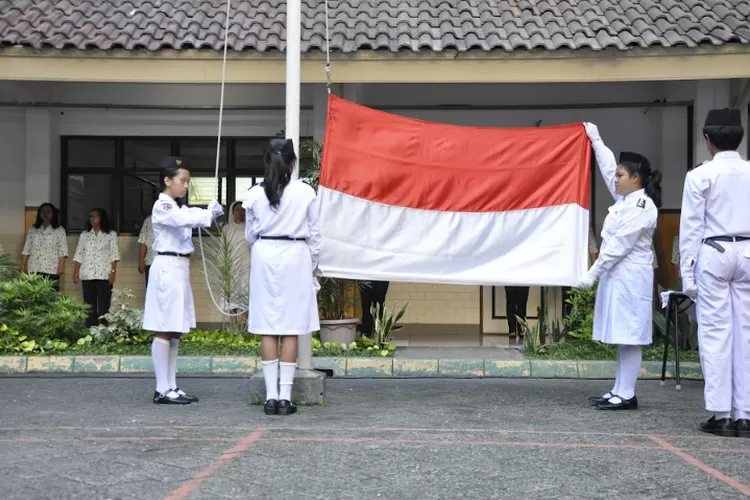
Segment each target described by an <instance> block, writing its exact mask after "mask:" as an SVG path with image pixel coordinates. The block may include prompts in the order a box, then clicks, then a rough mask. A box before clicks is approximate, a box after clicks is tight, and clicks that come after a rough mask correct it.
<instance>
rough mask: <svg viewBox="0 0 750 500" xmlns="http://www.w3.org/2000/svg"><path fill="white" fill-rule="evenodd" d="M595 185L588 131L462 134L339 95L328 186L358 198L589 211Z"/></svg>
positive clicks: (467, 130) (326, 163) (327, 161)
mask: <svg viewBox="0 0 750 500" xmlns="http://www.w3.org/2000/svg"><path fill="white" fill-rule="evenodd" d="M590 177H591V143H590V142H589V140H588V138H587V136H586V131H585V130H584V128H583V125H582V124H580V123H577V124H572V125H563V126H557V127H540V128H478V127H461V126H456V125H445V124H439V123H430V122H425V121H421V120H415V119H412V118H404V117H401V116H396V115H392V114H389V113H384V112H381V111H377V110H373V109H370V108H366V107H363V106H359V105H356V104H353V103H350V102H347V101H345V100H343V99H341V98H340V97H336V96H333V95H332V96H330V100H329V107H328V123H327V128H326V137H325V147H324V149H323V167H322V169H321V174H320V184H321V185H322V186H325V187H327V188H329V189H334V190H336V191H339V192H343V193H346V194H349V195H351V196H356V197H358V198H364V199H367V200H370V201H373V202H378V203H384V204H387V205H393V206H401V207H409V208H418V209H424V210H443V211H450V212H502V211H507V210H522V209H530V208H541V207H548V206H554V205H563V204H569V203H577V204H579V205H580V206H582V207H583V208H586V209H588V208H589V193H590V192H589V183H590V180H591V179H590Z"/></svg>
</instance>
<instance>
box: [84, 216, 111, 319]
mask: <svg viewBox="0 0 750 500" xmlns="http://www.w3.org/2000/svg"><path fill="white" fill-rule="evenodd" d="M87 229H88V230H87V231H85V232H83V233H81V237H80V238H79V240H78V247H77V248H76V253H75V255H74V256H73V260H74V261H75V263H76V265H75V269H74V270H73V283H76V284H78V282H79V281H82V282H83V283H82V284H81V287H82V288H83V301H84V302H86V303H87V304H88V305H89V307H90V309H89V317H88V319H87V320H86V326H93V325H98V324H100V321H101V317H102V316H104V315H105V314H107V313H108V312H109V306H110V304H111V302H112V285H113V284H114V282H115V274H116V273H117V263H118V262H119V260H120V249H119V248H118V246H117V233H116V232H115V231H113V230H112V222H111V221H110V220H109V216H108V215H107V212H106V211H105V210H104V209H102V208H94V209H92V210H91V212H90V213H89V223H88V228H87Z"/></svg>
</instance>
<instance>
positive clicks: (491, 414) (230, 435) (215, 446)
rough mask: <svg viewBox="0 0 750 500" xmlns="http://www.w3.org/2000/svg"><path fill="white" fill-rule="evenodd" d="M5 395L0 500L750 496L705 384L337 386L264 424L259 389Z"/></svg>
mask: <svg viewBox="0 0 750 500" xmlns="http://www.w3.org/2000/svg"><path fill="white" fill-rule="evenodd" d="M181 385H182V386H183V388H185V389H186V390H188V391H190V392H194V393H196V394H198V395H199V396H201V401H200V403H197V404H193V405H189V406H184V407H179V406H157V405H153V404H151V402H150V398H151V395H152V393H153V382H152V380H151V379H150V378H134V379H126V378H72V377H71V378H69V377H66V378H61V377H57V378H41V377H26V378H19V377H14V378H5V379H2V380H0V471H2V473H1V474H0V499H3V500H12V499H45V498H51V499H65V498H70V499H76V500H79V499H80V500H82V499H125V498H127V499H131V498H135V499H141V500H144V499H152V498H153V499H162V498H168V499H184V498H191V499H209V498H211V499H213V498H216V499H224V498H246V499H255V498H258V499H260V498H272V497H273V498H284V499H356V500H363V499H371V498H372V499H397V500H402V499H409V500H411V499H430V500H432V499H459V498H471V499H492V498H498V499H537V498H539V499H576V500H579V499H593V498H602V499H604V498H606V499H612V498H618V499H680V500H686V499H700V500H705V499H721V500H732V499H739V498H744V497H747V496H750V486H749V485H750V460H749V459H750V439H741V438H715V437H711V436H706V435H702V434H701V433H699V432H698V431H697V430H696V426H697V424H698V422H700V421H701V420H702V419H704V418H705V417H706V415H705V412H704V411H702V410H701V408H702V384H701V383H697V382H686V383H684V384H683V390H682V391H681V392H677V391H675V390H674V385H673V384H668V385H667V386H665V387H660V386H659V383H658V382H643V383H640V384H639V388H638V396H639V400H640V405H641V408H640V409H639V410H638V411H629V412H602V411H596V410H594V409H592V408H591V407H590V406H588V404H587V401H586V399H587V397H588V396H590V395H594V394H601V393H602V392H604V391H606V390H607V389H609V384H608V383H607V382H603V381H592V380H529V379H481V380H477V379H473V380H472V379H463V380H461V379H422V380H403V379H400V380H399V379H393V380H340V379H339V380H329V381H328V396H329V401H330V404H329V405H325V406H320V407H311V408H301V409H300V412H299V413H298V414H296V415H292V416H289V417H266V416H265V415H263V414H262V410H261V408H260V407H258V406H249V404H248V401H247V400H248V398H247V396H246V393H247V386H248V381H247V379H221V378H211V379H198V378H190V379H188V378H186V379H183V380H182V384H181Z"/></svg>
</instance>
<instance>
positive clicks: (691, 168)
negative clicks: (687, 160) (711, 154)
mask: <svg viewBox="0 0 750 500" xmlns="http://www.w3.org/2000/svg"><path fill="white" fill-rule="evenodd" d="M709 161H711V160H706V161H702V162H700V163H699V164H697V165H695V166H693V167H690V168H689V169H688V172H690V171H691V170H695V169H696V168H698V167H700V166H701V165H705V164H706V163H708V162H709Z"/></svg>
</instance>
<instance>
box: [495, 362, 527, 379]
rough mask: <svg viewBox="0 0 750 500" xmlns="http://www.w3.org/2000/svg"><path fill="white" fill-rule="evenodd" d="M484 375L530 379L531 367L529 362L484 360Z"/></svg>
mask: <svg viewBox="0 0 750 500" xmlns="http://www.w3.org/2000/svg"><path fill="white" fill-rule="evenodd" d="M484 374H485V376H487V377H508V378H510V377H530V376H531V365H530V364H529V362H528V361H526V360H524V361H511V360H493V359H485V360H484Z"/></svg>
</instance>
